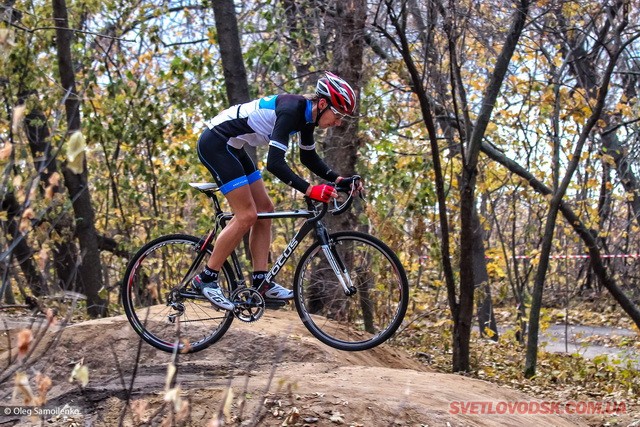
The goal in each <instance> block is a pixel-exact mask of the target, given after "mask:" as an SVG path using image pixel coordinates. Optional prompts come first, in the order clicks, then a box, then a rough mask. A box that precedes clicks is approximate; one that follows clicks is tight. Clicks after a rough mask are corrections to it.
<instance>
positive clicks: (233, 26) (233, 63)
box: [213, 0, 256, 163]
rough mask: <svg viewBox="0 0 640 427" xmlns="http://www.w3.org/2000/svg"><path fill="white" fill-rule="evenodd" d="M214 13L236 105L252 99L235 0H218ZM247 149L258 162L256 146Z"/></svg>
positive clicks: (229, 88) (230, 94)
mask: <svg viewBox="0 0 640 427" xmlns="http://www.w3.org/2000/svg"><path fill="white" fill-rule="evenodd" d="M213 14H214V16H215V20H216V31H217V32H218V46H219V47H220V59H221V60H222V72H223V74H224V85H225V88H226V90H227V98H229V104H231V105H236V104H242V103H244V102H248V101H250V95H249V84H248V83H247V70H246V68H245V66H244V58H243V57H242V45H241V43H240V32H239V31H238V19H237V18H236V9H235V5H234V3H233V0H216V1H214V2H213ZM245 150H246V151H247V153H248V154H249V156H250V157H251V159H252V160H253V161H254V163H255V162H256V148H255V147H252V146H250V145H249V144H247V145H245Z"/></svg>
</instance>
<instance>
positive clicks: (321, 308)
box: [295, 232, 408, 350]
mask: <svg viewBox="0 0 640 427" xmlns="http://www.w3.org/2000/svg"><path fill="white" fill-rule="evenodd" d="M331 238H332V239H333V241H334V242H335V253H337V255H338V256H339V257H340V259H341V261H342V262H343V263H344V265H345V266H346V268H347V271H348V274H349V276H350V279H351V282H352V284H353V286H354V287H355V289H356V292H355V293H354V294H353V295H347V294H346V293H345V291H344V288H343V287H342V285H341V284H340V282H339V280H338V278H337V277H336V274H335V273H334V270H333V269H332V268H331V266H330V261H329V260H328V259H327V254H326V253H325V252H324V251H322V250H321V249H320V246H318V245H317V244H316V245H314V246H312V247H311V248H310V249H309V250H308V251H307V252H306V253H305V255H303V257H302V259H301V261H300V266H299V267H298V271H297V272H296V278H295V285H296V288H295V299H296V307H297V308H298V312H299V314H300V317H301V318H302V319H303V321H304V324H305V326H306V327H307V328H308V329H309V331H310V332H311V333H312V334H313V335H314V336H316V337H317V338H318V339H320V340H321V341H323V342H324V343H326V344H328V345H330V346H333V347H336V348H339V349H342V350H364V349H367V348H371V347H374V346H376V345H378V344H380V343H382V342H384V341H385V340H386V339H388V338H389V337H390V336H391V335H392V334H393V333H394V332H395V330H396V329H397V328H398V326H400V323H401V322H402V319H403V317H404V314H405V312H406V308H407V304H408V285H407V279H406V275H405V273H404V269H403V268H402V265H401V264H400V262H399V260H398V258H397V257H396V256H395V254H393V253H392V252H391V250H390V249H389V248H388V247H387V246H386V245H384V243H382V242H380V241H379V240H377V239H375V238H373V237H371V236H369V235H366V234H363V233H357V232H343V233H337V234H335V235H333V236H331Z"/></svg>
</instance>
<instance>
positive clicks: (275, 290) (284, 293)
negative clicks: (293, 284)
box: [261, 282, 293, 301]
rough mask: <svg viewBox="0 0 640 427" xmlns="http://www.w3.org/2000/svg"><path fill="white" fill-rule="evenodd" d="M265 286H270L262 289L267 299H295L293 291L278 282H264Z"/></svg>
mask: <svg viewBox="0 0 640 427" xmlns="http://www.w3.org/2000/svg"><path fill="white" fill-rule="evenodd" d="M264 286H268V287H267V289H266V290H264V291H263V290H261V293H262V295H263V296H264V297H265V298H266V299H277V300H285V301H286V300H290V299H293V291H292V290H289V289H287V288H285V287H282V286H280V285H278V284H277V283H274V282H271V283H268V284H266V285H265V284H263V285H262V286H261V288H263V287H264Z"/></svg>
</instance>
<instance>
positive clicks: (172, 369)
mask: <svg viewBox="0 0 640 427" xmlns="http://www.w3.org/2000/svg"><path fill="white" fill-rule="evenodd" d="M176 371H177V369H176V365H174V364H173V363H169V366H167V378H166V380H165V384H164V389H165V390H169V389H170V388H171V381H172V380H173V377H174V375H175V374H176Z"/></svg>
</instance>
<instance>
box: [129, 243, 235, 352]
mask: <svg viewBox="0 0 640 427" xmlns="http://www.w3.org/2000/svg"><path fill="white" fill-rule="evenodd" d="M200 244H201V239H199V238H197V237H194V236H188V235H183V234H171V235H167V236H163V237H160V238H158V239H155V240H153V241H151V242H149V243H147V244H146V245H145V246H144V247H142V248H141V249H140V250H139V251H138V253H136V255H135V256H134V257H133V259H132V260H131V261H130V262H129V265H128V266H127V270H126V272H125V275H124V280H123V283H122V292H121V295H122V304H123V306H124V311H125V313H126V315H127V318H128V319H129V322H130V323H131V325H132V326H133V329H134V330H135V331H136V332H137V333H138V335H140V337H142V339H144V340H145V341H146V342H147V343H149V344H151V345H152V346H154V347H156V348H158V349H160V350H163V351H167V352H173V351H174V350H176V348H177V350H178V351H180V352H183V353H189V352H196V351H199V350H202V349H204V348H206V347H208V346H210V345H211V344H213V343H215V342H216V341H218V340H219V339H220V338H221V337H222V336H223V335H224V333H225V332H226V331H227V329H229V326H230V325H231V322H232V321H233V313H232V312H230V311H225V310H220V309H217V308H215V307H214V306H213V305H212V304H211V303H210V302H209V301H207V300H206V299H205V298H204V297H203V296H201V295H200V294H199V292H191V289H190V288H191V286H190V285H189V283H190V281H191V279H192V278H193V276H195V275H196V274H198V273H199V272H200V271H201V270H202V269H203V268H204V265H205V264H206V262H207V260H208V259H209V256H210V255H211V251H212V249H213V248H212V247H209V248H207V250H206V251H205V252H204V253H202V252H201V251H200V250H199V247H200ZM235 283H236V282H235V275H234V274H233V270H232V269H231V266H230V265H229V264H228V263H225V264H224V266H223V268H222V270H221V271H220V287H221V288H222V289H223V290H224V292H225V295H227V297H228V296H229V295H230V293H231V292H232V291H233V289H235V286H236V285H235Z"/></svg>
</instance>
